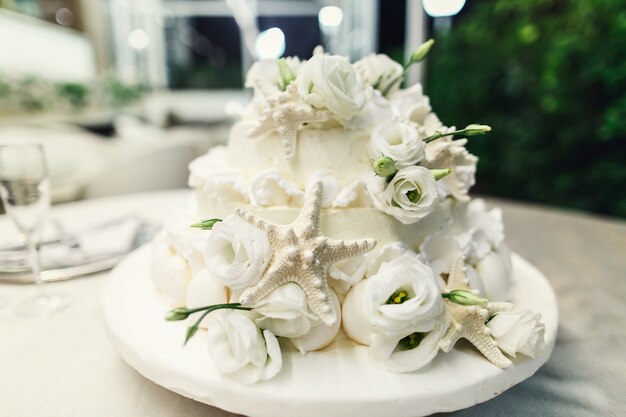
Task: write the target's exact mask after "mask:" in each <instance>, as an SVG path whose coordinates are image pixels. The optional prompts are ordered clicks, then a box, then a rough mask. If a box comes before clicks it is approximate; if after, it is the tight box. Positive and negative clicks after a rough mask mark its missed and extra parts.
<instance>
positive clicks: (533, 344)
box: [487, 310, 545, 358]
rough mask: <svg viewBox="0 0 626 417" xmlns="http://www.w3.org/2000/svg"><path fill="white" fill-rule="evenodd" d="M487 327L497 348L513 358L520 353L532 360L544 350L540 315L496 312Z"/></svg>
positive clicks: (526, 312)
mask: <svg viewBox="0 0 626 417" xmlns="http://www.w3.org/2000/svg"><path fill="white" fill-rule="evenodd" d="M487 327H488V328H489V329H491V336H492V337H493V338H494V340H495V341H496V342H497V343H498V347H499V348H500V349H502V350H503V351H504V352H505V353H507V354H509V355H511V356H513V357H515V354H516V353H522V354H524V355H526V356H530V357H531V358H534V357H535V355H536V354H537V353H539V352H541V351H542V350H543V349H544V348H545V339H544V334H545V325H544V324H543V323H542V322H541V314H534V313H533V312H532V311H530V310H524V311H501V312H498V313H496V314H495V315H494V316H493V318H491V320H489V321H488V322H487Z"/></svg>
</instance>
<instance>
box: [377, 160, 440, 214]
mask: <svg viewBox="0 0 626 417" xmlns="http://www.w3.org/2000/svg"><path fill="white" fill-rule="evenodd" d="M385 185H386V186H385ZM368 190H369V192H370V195H371V196H372V203H373V204H374V207H376V208H377V209H378V210H380V211H382V212H384V213H387V214H390V215H392V216H393V217H395V218H396V219H397V220H399V221H400V222H402V223H404V224H412V223H416V222H417V221H419V220H420V219H421V218H423V217H425V216H427V215H428V214H430V213H431V212H432V211H433V210H434V209H435V207H436V205H437V203H438V202H439V195H438V192H437V181H435V178H434V177H433V174H432V173H431V172H430V171H429V170H428V169H426V168H424V167H420V166H413V167H407V168H403V169H401V170H400V171H398V173H397V174H396V175H395V176H394V177H393V179H392V180H391V182H389V184H386V181H385V179H384V178H373V179H372V180H370V181H369V182H368Z"/></svg>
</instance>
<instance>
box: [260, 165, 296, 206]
mask: <svg viewBox="0 0 626 417" xmlns="http://www.w3.org/2000/svg"><path fill="white" fill-rule="evenodd" d="M303 197H304V192H303V191H302V190H300V189H299V188H298V187H297V186H296V185H295V184H294V183H292V182H291V181H289V180H286V179H285V178H283V177H282V175H280V173H279V172H278V171H276V170H269V171H263V172H261V173H259V174H257V175H256V176H255V177H254V178H253V179H252V181H251V182H250V199H251V202H252V205H254V206H261V207H267V206H301V205H302V199H303Z"/></svg>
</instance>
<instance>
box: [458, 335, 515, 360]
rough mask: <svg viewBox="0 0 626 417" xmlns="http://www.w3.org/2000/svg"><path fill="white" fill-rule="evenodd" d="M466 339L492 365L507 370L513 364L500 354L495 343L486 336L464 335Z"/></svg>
mask: <svg viewBox="0 0 626 417" xmlns="http://www.w3.org/2000/svg"><path fill="white" fill-rule="evenodd" d="M466 338H467V340H469V341H470V343H471V344H472V345H474V346H475V347H476V349H478V350H479V351H480V353H482V354H483V356H484V357H485V358H487V359H488V360H489V362H491V363H493V364H494V365H496V366H499V367H500V368H508V367H509V366H511V365H512V364H513V362H511V361H510V360H509V359H508V358H507V357H506V356H504V355H503V354H502V352H501V351H500V349H499V348H498V344H497V343H496V341H495V340H493V338H491V336H489V335H488V334H486V333H483V334H479V333H471V334H468V335H466Z"/></svg>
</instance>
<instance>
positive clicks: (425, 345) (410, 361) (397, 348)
mask: <svg viewBox="0 0 626 417" xmlns="http://www.w3.org/2000/svg"><path fill="white" fill-rule="evenodd" d="M449 325H450V316H449V314H447V312H446V311H444V312H442V313H441V314H440V315H439V316H438V320H437V323H436V324H435V327H434V328H433V329H432V330H430V331H428V332H425V333H420V332H413V333H410V334H408V335H406V336H403V337H389V336H385V335H382V334H376V335H374V336H373V337H372V343H371V345H370V349H369V354H370V357H371V358H372V361H373V362H374V363H375V364H376V365H378V366H379V367H381V368H383V369H385V370H387V371H390V372H414V371H417V370H419V369H421V368H423V367H424V366H426V365H428V364H429V363H430V362H431V361H432V360H433V359H434V358H435V356H437V353H438V352H439V340H441V338H442V337H443V335H444V334H445V333H446V330H447V329H448V326H449Z"/></svg>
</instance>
